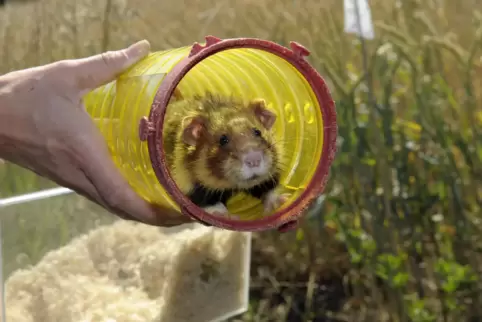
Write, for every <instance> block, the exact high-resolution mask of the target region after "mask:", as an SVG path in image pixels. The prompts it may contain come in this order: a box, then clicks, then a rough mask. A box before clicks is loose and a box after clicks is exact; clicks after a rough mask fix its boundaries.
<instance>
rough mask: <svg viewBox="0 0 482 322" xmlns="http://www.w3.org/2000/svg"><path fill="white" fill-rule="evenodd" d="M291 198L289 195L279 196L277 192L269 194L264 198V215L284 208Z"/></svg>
mask: <svg viewBox="0 0 482 322" xmlns="http://www.w3.org/2000/svg"><path fill="white" fill-rule="evenodd" d="M289 197H290V194H289V193H284V194H279V193H277V192H275V191H271V192H269V193H268V194H267V195H266V197H265V198H264V201H263V205H264V213H265V214H269V213H272V212H273V211H275V210H276V209H278V208H279V207H280V206H282V205H283V204H284V203H285V202H286V201H288V199H289Z"/></svg>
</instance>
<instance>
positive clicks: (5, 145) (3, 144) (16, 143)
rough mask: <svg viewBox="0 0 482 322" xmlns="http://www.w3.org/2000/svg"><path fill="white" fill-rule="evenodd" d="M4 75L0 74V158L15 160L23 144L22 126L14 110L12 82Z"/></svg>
mask: <svg viewBox="0 0 482 322" xmlns="http://www.w3.org/2000/svg"><path fill="white" fill-rule="evenodd" d="M5 76H7V75H4V76H0V159H5V160H8V161H15V159H16V157H15V156H16V154H18V151H19V149H20V148H21V147H22V146H24V145H25V144H23V143H22V140H21V138H22V131H24V127H23V125H22V124H21V123H22V122H21V118H20V117H18V115H16V113H15V110H14V104H13V102H14V101H15V97H14V91H13V89H12V87H13V86H12V83H13V82H12V80H11V79H8V78H7V77H5Z"/></svg>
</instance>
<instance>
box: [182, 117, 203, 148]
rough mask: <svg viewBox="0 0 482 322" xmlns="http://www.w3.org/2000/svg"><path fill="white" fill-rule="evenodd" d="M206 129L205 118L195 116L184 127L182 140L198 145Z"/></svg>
mask: <svg viewBox="0 0 482 322" xmlns="http://www.w3.org/2000/svg"><path fill="white" fill-rule="evenodd" d="M204 129H205V124H204V119H203V118H202V117H195V118H193V119H192V120H190V121H189V124H188V125H187V126H186V127H185V128H184V131H183V133H182V140H183V141H184V143H186V144H189V145H196V144H197V143H198V142H199V139H201V137H202V136H203V133H204Z"/></svg>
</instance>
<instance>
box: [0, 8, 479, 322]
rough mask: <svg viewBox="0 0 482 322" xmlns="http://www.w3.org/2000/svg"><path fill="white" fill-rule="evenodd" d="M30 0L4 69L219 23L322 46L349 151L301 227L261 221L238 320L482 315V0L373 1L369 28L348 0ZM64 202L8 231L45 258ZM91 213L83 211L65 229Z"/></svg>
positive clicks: (9, 18) (6, 184)
mask: <svg viewBox="0 0 482 322" xmlns="http://www.w3.org/2000/svg"><path fill="white" fill-rule="evenodd" d="M21 2H22V1H19V4H18V5H16V4H13V5H11V6H7V7H6V8H4V9H0V72H7V71H9V70H13V69H18V68H23V67H28V66H32V65H37V64H42V63H47V62H50V61H53V60H57V59H62V58H71V57H81V56H86V55H90V54H94V53H98V52H100V51H102V50H107V49H117V48H121V47H122V46H125V45H128V44H130V43H131V42H133V41H135V40H138V39H140V38H147V39H149V40H150V41H151V44H152V45H153V47H154V49H155V50H161V49H167V48H171V47H179V46H184V45H187V44H191V43H193V42H194V41H202V39H203V37H204V36H205V35H207V34H212V35H215V36H217V37H221V38H227V37H248V36H249V37H259V38H266V39H270V40H273V41H276V42H278V43H281V44H284V45H286V44H288V42H289V41H290V40H296V41H298V42H300V43H301V44H303V45H305V46H307V47H308V48H309V49H310V50H311V51H312V55H311V56H310V61H311V62H312V63H313V65H314V66H315V67H316V68H317V69H318V70H319V71H320V72H321V73H322V75H323V76H324V77H325V78H326V79H327V81H328V82H329V84H330V87H331V89H332V91H333V95H334V97H335V100H336V103H337V112H338V120H339V136H340V150H339V153H338V155H337V159H336V160H335V164H334V166H333V169H332V176H331V179H330V183H329V187H328V188H327V190H326V193H327V195H326V196H325V197H326V198H325V201H324V203H323V205H322V208H321V210H319V211H318V212H317V213H314V214H313V215H312V216H309V218H307V219H306V220H305V221H304V222H303V224H302V227H301V228H300V229H299V230H298V231H296V232H292V233H287V234H283V235H281V236H280V235H279V234H277V233H262V234H256V235H255V240H254V244H253V247H254V253H253V265H254V266H253V269H252V290H251V298H252V305H251V308H250V311H249V312H248V313H247V314H245V315H244V316H243V317H242V318H240V319H242V321H293V322H295V321H313V322H315V321H397V322H398V321H400V322H402V321H407V322H408V321H413V322H431V321H443V322H449V321H450V322H451V321H454V322H458V321H480V320H482V293H481V291H482V289H481V287H482V280H481V278H480V276H481V273H482V255H481V251H482V214H481V207H482V186H481V185H479V184H478V182H479V181H480V180H481V179H482V130H481V128H482V127H481V122H482V110H481V102H482V101H481V100H482V97H481V94H482V91H481V88H482V56H481V55H482V52H481V48H480V47H481V45H482V2H480V1H477V0H461V1H458V2H455V1H452V2H450V1H444V0H404V1H395V0H372V1H370V4H371V7H372V10H373V12H372V14H373V18H374V20H375V24H376V39H375V40H373V41H360V40H359V39H357V38H356V36H353V35H346V34H344V33H343V10H342V9H343V3H342V1H339V0H326V1H319V0H304V1H299V0H259V1H254V0H232V1H227V0H225V1H214V0H193V1H185V0H178V1H157V0H143V1H140V0H137V1H134V0H117V1H116V0H95V1H94V0H79V1H65V0H62V1H61V0H42V1H37V2H28V3H25V4H23V3H21ZM0 184H1V186H0V197H5V196H8V195H12V194H17V193H22V192H27V191H34V190H37V189H39V188H45V187H49V186H51V183H49V182H48V181H46V180H44V179H41V178H38V177H36V176H35V175H33V174H31V173H28V172H27V171H23V170H21V169H18V168H16V167H15V166H13V165H10V164H6V165H3V166H0ZM79 202H82V201H79ZM58 211H59V213H61V211H62V209H60V208H59V210H58ZM31 216H34V214H32V215H31ZM58 216H59V214H57V213H53V214H52V216H51V217H46V218H43V219H42V220H39V219H36V221H32V222H31V224H30V225H29V224H28V223H29V222H30V219H28V218H26V217H25V219H21V218H20V217H18V218H17V217H14V216H13V215H12V216H9V218H10V219H9V221H8V223H7V225H8V228H5V227H6V226H5V225H4V231H5V233H6V236H5V240H6V242H5V241H4V243H6V244H8V243H10V244H17V243H24V244H29V245H34V246H35V245H37V246H35V247H34V246H24V247H31V248H29V249H31V250H30V251H31V254H30V257H31V259H30V260H31V261H34V262H35V261H36V260H38V258H39V256H41V254H42V251H43V250H42V249H43V246H45V245H48V244H49V243H51V242H50V241H48V240H42V239H37V240H36V239H35V238H32V233H31V231H32V229H33V228H32V226H35V227H36V229H44V228H42V227H43V226H44V227H45V229H51V230H52V231H55V230H56V229H57V226H56V223H57V220H59V219H58ZM106 220H108V219H106ZM92 221H93V219H92V218H90V217H88V216H84V215H82V214H80V213H79V215H77V216H72V217H71V218H69V220H68V223H66V224H65V227H67V226H68V227H71V228H65V231H69V229H73V228H72V227H88V226H89V222H92ZM33 222H35V225H34V224H33ZM53 222H55V224H53ZM25 223H27V224H25ZM25 227H27V228H25ZM44 235H46V234H44ZM44 235H42V236H44ZM33 236H35V235H33ZM40 237H41V236H40ZM52 238H57V237H52ZM58 238H59V240H60V239H61V238H65V239H66V240H67V239H68V234H67V233H65V234H64V235H63V237H62V236H61V237H58ZM56 242H57V241H56ZM38 245H40V246H38ZM7 256H11V258H8V257H7V260H11V261H13V256H16V255H15V252H13V251H11V252H10V253H8V254H7Z"/></svg>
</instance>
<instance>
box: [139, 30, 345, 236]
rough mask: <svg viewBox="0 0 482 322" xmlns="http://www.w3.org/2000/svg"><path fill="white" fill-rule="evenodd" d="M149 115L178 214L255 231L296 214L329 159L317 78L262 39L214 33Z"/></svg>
mask: <svg viewBox="0 0 482 322" xmlns="http://www.w3.org/2000/svg"><path fill="white" fill-rule="evenodd" d="M150 118H151V121H152V122H153V124H155V126H156V129H157V130H156V134H155V135H153V136H152V137H150V138H149V139H148V145H149V150H150V154H151V160H152V161H153V168H154V170H155V172H156V175H157V177H158V179H159V181H160V182H161V184H163V185H164V187H165V188H166V190H167V191H168V192H169V193H170V194H171V196H172V197H173V200H174V201H176V202H177V203H179V205H180V207H181V209H182V211H183V212H185V213H186V214H188V215H190V216H192V217H194V218H196V219H198V220H200V221H202V222H204V223H207V224H211V225H215V226H218V227H223V228H228V229H233V230H250V231H255V230H265V229H270V228H276V227H279V226H281V225H283V224H285V223H287V222H290V221H292V220H296V219H298V218H299V217H300V216H301V215H302V211H303V210H304V209H305V208H306V207H307V206H308V205H309V203H310V202H311V201H312V200H313V199H314V198H316V196H317V195H319V194H320V193H321V192H322V191H323V188H324V184H325V182H326V179H327V175H328V169H329V166H330V165H331V162H332V160H333V156H334V149H335V144H334V143H335V140H336V120H335V112H334V103H333V100H332V99H331V96H330V95H329V92H328V90H327V88H326V85H325V83H324V81H323V79H322V78H321V77H320V76H319V75H318V73H317V72H316V71H315V70H314V69H313V68H312V67H311V66H310V65H309V64H308V63H306V61H304V59H302V58H300V57H299V56H296V54H295V53H294V52H287V50H286V48H284V47H281V46H279V45H277V44H274V43H271V42H267V41H260V40H257V39H230V40H224V41H221V42H217V43H215V44H213V45H211V46H206V47H205V48H204V49H202V50H201V51H199V52H198V53H196V54H194V55H192V56H190V57H188V58H185V59H184V60H183V61H181V62H180V63H179V64H178V65H177V66H176V67H175V68H174V69H173V70H172V71H171V72H170V73H169V74H168V75H167V76H166V79H165V80H164V82H163V84H162V85H161V87H160V89H159V91H158V93H157V95H156V99H155V100H154V104H153V107H152V110H151V115H150ZM273 179H277V180H273ZM226 195H227V196H228V197H229V198H228V197H227V196H226ZM276 196H278V197H276ZM279 196H282V197H281V198H279ZM216 200H219V201H220V202H216ZM283 202H284V203H283ZM223 204H225V205H226V208H227V209H226V208H223ZM203 207H204V208H205V209H207V210H208V211H203V210H202V209H203ZM214 210H218V212H219V214H213V212H214ZM225 210H227V211H228V214H226V213H224V214H221V213H222V212H224V211H225ZM210 212H211V213H210Z"/></svg>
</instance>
